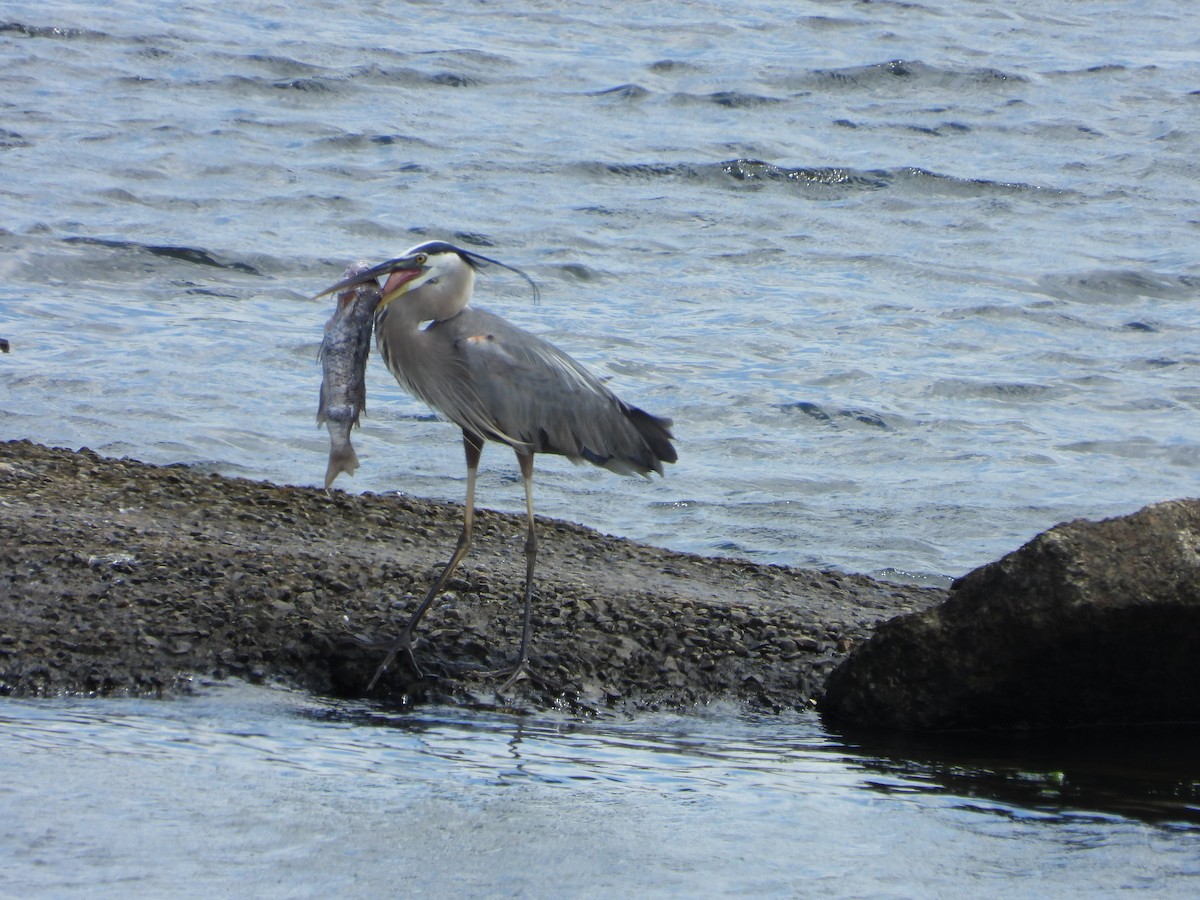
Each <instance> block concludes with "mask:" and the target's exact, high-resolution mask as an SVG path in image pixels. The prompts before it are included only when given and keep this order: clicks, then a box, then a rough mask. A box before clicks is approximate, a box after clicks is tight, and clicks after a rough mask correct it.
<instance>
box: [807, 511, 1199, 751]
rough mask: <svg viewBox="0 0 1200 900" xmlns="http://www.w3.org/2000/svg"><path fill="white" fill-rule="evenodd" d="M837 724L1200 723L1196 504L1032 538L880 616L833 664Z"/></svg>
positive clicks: (829, 712)
mask: <svg viewBox="0 0 1200 900" xmlns="http://www.w3.org/2000/svg"><path fill="white" fill-rule="evenodd" d="M821 709H822V712H823V715H824V716H825V718H826V720H827V721H828V722H829V723H830V724H832V725H834V726H848V725H858V726H868V727H883V728H893V729H904V730H951V729H1013V728H1061V727H1072V726H1080V725H1094V724H1113V723H1120V724H1134V723H1139V724H1140V723H1152V722H1200V501H1197V500H1175V501H1170V502H1166V503H1158V504H1155V505H1153V506H1148V507H1146V508H1145V509H1143V510H1141V511H1140V512H1137V513H1134V514H1133V515H1129V516H1124V517H1121V518H1116V519H1108V520H1106V521H1103V522H1087V521H1083V520H1080V521H1075V522H1069V523H1067V524H1064V525H1059V526H1057V527H1055V528H1052V529H1050V530H1049V531H1047V532H1045V533H1043V534H1041V535H1038V536H1037V537H1036V538H1034V539H1033V540H1032V541H1030V542H1029V543H1028V544H1026V545H1025V546H1024V547H1022V548H1021V549H1019V550H1017V551H1016V552H1014V553H1010V554H1009V555H1008V556H1005V557H1004V558H1003V559H1001V560H999V561H997V562H994V563H989V564H988V565H985V566H983V567H981V568H979V569H976V570H975V571H973V572H971V573H970V574H968V575H965V576H964V577H962V578H960V579H958V580H957V581H956V582H955V583H954V584H953V585H952V587H951V591H950V596H949V598H948V599H947V600H945V601H944V602H943V603H941V604H940V605H938V606H935V607H933V608H931V609H928V610H926V611H924V612H919V613H914V614H912V615H905V616H900V617H898V618H895V619H892V620H891V621H889V622H886V623H884V624H883V625H881V626H880V627H879V628H878V629H877V630H876V632H875V633H874V634H873V635H872V636H871V638H870V639H869V640H868V641H867V642H866V643H864V644H862V645H861V646H859V647H858V648H857V649H856V650H855V651H854V652H853V653H851V654H850V656H849V657H847V659H846V660H845V661H844V662H843V663H842V664H841V665H840V666H839V667H838V668H837V669H836V670H835V671H834V672H833V673H832V674H831V675H830V677H829V680H828V682H827V684H826V692H825V696H824V699H823V701H822V704H821Z"/></svg>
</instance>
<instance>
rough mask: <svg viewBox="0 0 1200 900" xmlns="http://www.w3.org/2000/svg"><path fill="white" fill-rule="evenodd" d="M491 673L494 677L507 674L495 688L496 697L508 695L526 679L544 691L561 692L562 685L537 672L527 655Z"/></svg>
mask: <svg viewBox="0 0 1200 900" xmlns="http://www.w3.org/2000/svg"><path fill="white" fill-rule="evenodd" d="M491 674H492V675H494V676H496V677H500V676H504V675H507V676H508V677H507V679H506V680H505V682H504V684H502V685H500V687H498V688H497V689H496V696H497V697H504V696H506V695H508V694H509V693H510V692H511V691H512V689H513V688H514V687H516V686H517V685H518V684H520V683H521V682H522V681H528V682H529V683H530V684H534V685H537V686H538V687H540V688H542V689H543V690H546V691H551V692H554V693H561V692H562V686H561V685H559V684H557V683H556V682H553V681H551V680H550V679H549V678H547V677H546V676H544V675H542V674H541V673H540V672H538V671H537V670H536V669H535V668H534V667H533V664H532V663H530V661H529V659H528V658H527V657H522V658H521V659H519V660H517V664H516V665H515V666H513V667H512V668H511V669H501V670H500V671H499V672H492V673H491Z"/></svg>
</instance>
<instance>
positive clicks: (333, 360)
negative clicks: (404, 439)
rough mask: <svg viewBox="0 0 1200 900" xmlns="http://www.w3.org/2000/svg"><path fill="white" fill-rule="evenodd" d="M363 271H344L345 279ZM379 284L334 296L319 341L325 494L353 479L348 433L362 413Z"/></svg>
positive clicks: (319, 419) (319, 418) (360, 268)
mask: <svg viewBox="0 0 1200 900" xmlns="http://www.w3.org/2000/svg"><path fill="white" fill-rule="evenodd" d="M366 268H368V267H367V266H366V265H362V264H359V265H354V266H350V268H348V269H347V270H346V277H347V278H351V277H353V276H354V275H357V274H358V273H359V272H362V271H363V270H365V269H366ZM381 296H382V295H381V294H380V292H379V284H378V282H376V281H368V282H367V283H365V284H360V285H356V286H355V287H353V288H351V289H350V290H347V291H343V292H342V293H340V294H338V297H337V308H336V309H335V310H334V312H333V315H332V316H330V318H329V321H328V322H326V323H325V337H324V340H322V341H321V352H320V355H319V358H320V360H321V368H322V380H321V402H320V406H319V407H318V408H317V425H324V426H325V427H326V428H327V429H328V430H329V465H328V466H327V468H326V469H325V489H326V490H329V488H330V486H331V485H332V484H333V482H334V479H335V478H337V477H338V475H340V474H341V473H342V472H345V473H346V474H347V475H353V474H354V472H355V470H356V469H357V468H358V454H357V453H355V452H354V445H353V444H351V443H350V429H352V428H355V427H358V419H359V416H360V415H361V414H362V412H363V411H364V410H365V409H366V408H367V357H368V356H370V353H371V328H372V325H373V322H374V316H375V307H376V306H377V305H378V304H379V301H380V299H381Z"/></svg>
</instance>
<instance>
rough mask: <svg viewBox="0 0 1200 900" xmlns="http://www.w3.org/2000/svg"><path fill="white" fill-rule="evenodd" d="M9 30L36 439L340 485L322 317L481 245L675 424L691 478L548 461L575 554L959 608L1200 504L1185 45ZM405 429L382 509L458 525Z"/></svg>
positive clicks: (433, 10) (14, 375) (1, 80)
mask: <svg viewBox="0 0 1200 900" xmlns="http://www.w3.org/2000/svg"><path fill="white" fill-rule="evenodd" d="M3 18H4V19H5V20H7V21H8V22H10V23H14V24H10V25H7V26H5V27H4V30H3V31H0V62H2V63H3V65H2V66H0V73H2V74H0V87H2V90H0V116H2V122H0V128H2V129H3V130H2V131H0V147H2V150H0V153H2V159H3V166H4V180H3V185H2V187H0V210H2V211H3V218H2V220H0V224H2V226H3V231H0V249H2V251H3V252H2V256H0V274H2V275H3V278H2V281H3V284H2V285H0V334H3V336H6V337H8V338H9V339H10V340H12V341H13V346H14V349H13V352H12V353H11V354H10V355H8V356H5V357H3V358H2V359H0V436H4V437H30V438H33V439H36V440H39V441H43V442H46V443H51V444H58V445H66V446H72V447H78V446H81V445H87V446H90V447H92V448H93V449H96V450H98V451H100V452H102V453H106V454H112V455H130V456H135V457H138V458H142V459H147V460H150V461H153V462H161V463H169V462H187V463H192V464H195V465H198V466H201V467H205V468H211V469H215V470H219V471H222V472H226V473H232V474H240V475H246V476H249V477H253V478H265V479H271V480H274V481H282V482H290V483H303V484H318V483H319V482H320V479H321V476H322V474H323V471H324V457H325V452H326V438H325V435H324V434H323V432H321V431H318V430H317V429H316V428H315V427H314V424H313V417H314V412H315V408H316V389H317V384H318V382H319V370H318V368H317V366H316V365H315V362H314V357H315V353H316V348H317V344H318V341H319V337H320V332H321V326H322V325H323V323H324V321H325V319H326V318H327V316H328V314H329V310H330V304H329V302H328V301H327V300H322V301H319V302H313V301H311V300H309V299H308V297H309V296H310V295H311V294H313V293H315V292H316V291H317V290H318V289H320V288H322V287H324V286H326V285H327V284H329V283H332V281H333V280H335V279H336V278H338V277H339V276H340V274H341V271H342V268H343V267H344V266H345V265H346V263H347V262H349V261H353V260H356V259H360V258H366V259H370V260H380V259H384V258H387V257H389V256H392V255H395V254H396V253H398V252H399V251H401V250H402V249H404V248H405V247H407V246H410V245H411V244H413V243H415V242H417V241H418V240H420V239H422V238H426V237H448V238H450V239H453V240H457V241H460V242H462V243H464V244H466V245H467V246H470V247H475V248H482V249H483V251H484V252H486V253H488V254H489V255H493V256H498V257H500V258H502V259H503V260H505V261H506V262H510V263H513V264H516V265H520V266H522V267H524V268H525V269H527V270H528V271H529V272H531V273H532V274H533V275H534V276H535V277H536V278H537V279H538V281H539V282H540V283H541V285H542V289H543V290H542V297H543V301H542V303H541V305H540V306H534V305H533V304H532V302H531V299H530V295H529V292H528V289H527V286H525V285H524V284H523V283H522V282H521V281H520V280H519V279H517V278H514V277H512V276H509V275H506V274H505V273H503V271H497V270H493V271H492V272H489V273H488V276H487V277H486V278H484V279H483V281H482V283H481V284H480V286H479V295H478V297H477V300H478V302H479V303H480V305H486V306H490V307H491V308H493V309H496V310H497V311H500V312H502V313H503V314H505V315H507V316H509V317H511V318H513V319H514V320H516V321H518V322H519V323H521V324H523V325H525V326H526V327H529V328H532V329H535V330H537V331H538V332H539V333H541V334H544V335H546V336H547V337H549V338H550V339H551V340H554V341H555V342H557V343H559V344H560V345H562V346H563V347H565V348H567V349H568V350H569V351H570V352H572V353H573V354H575V355H576V356H577V357H578V358H580V359H581V360H583V361H584V362H586V363H587V364H589V365H591V366H593V367H594V368H595V369H597V370H598V371H599V372H600V373H602V374H603V375H605V376H611V377H612V379H613V385H614V386H615V387H616V388H617V389H618V390H619V391H620V393H621V394H622V395H623V396H625V397H627V398H629V399H631V400H632V401H634V402H636V403H638V404H640V405H643V406H645V407H646V408H648V409H650V410H651V411H655V412H658V413H661V414H669V415H671V416H673V417H674V418H675V419H676V421H677V423H678V424H677V432H678V435H679V439H680V440H679V443H680V452H681V460H680V463H679V464H678V465H677V466H675V467H673V468H672V469H671V470H670V472H669V477H668V478H667V479H666V480H662V481H659V480H657V479H656V480H655V481H654V482H653V483H650V484H645V483H642V482H641V481H639V480H627V479H618V478H613V477H610V476H608V475H607V474H605V473H601V472H595V471H590V470H581V469H576V468H575V467H573V466H571V465H570V464H568V463H566V462H564V461H562V460H557V459H549V458H547V459H545V460H543V461H542V462H541V463H540V471H539V476H538V496H537V503H538V506H539V509H540V510H541V511H543V512H545V513H547V514H551V515H555V516H560V517H566V518H570V519H573V520H576V521H581V522H584V523H587V524H590V525H593V526H595V527H597V528H601V529H603V530H605V531H608V532H610V533H618V534H624V535H627V536H629V537H633V538H637V539H641V540H647V541H652V542H655V543H658V544H662V545H667V546H670V547H674V548H680V549H685V550H691V551H697V552H701V553H720V554H725V555H735V556H743V557H750V558H753V559H756V560H759V561H770V562H782V563H789V564H798V565H820V566H833V567H839V568H842V569H845V570H849V571H856V572H865V573H873V574H882V575H886V576H891V577H916V578H918V579H922V580H931V581H934V582H938V581H945V580H946V579H947V578H949V577H953V576H956V575H959V574H962V573H963V572H965V571H968V570H970V569H971V568H974V567H975V566H978V565H980V564H982V563H984V562H987V561H990V560H992V559H994V558H996V557H998V556H1000V555H1002V554H1003V553H1005V552H1007V551H1009V550H1012V549H1015V548H1016V547H1017V546H1019V545H1020V544H1021V543H1022V542H1024V541H1025V540H1027V539H1028V538H1030V537H1031V536H1033V535H1034V534H1036V533H1037V532H1039V531H1041V530H1044V529H1045V528H1047V527H1050V526H1051V525H1054V524H1055V523H1057V522H1059V521H1062V520H1066V519H1070V518H1075V517H1079V516H1087V517H1092V518H1097V517H1103V516H1107V515H1113V514H1120V513H1126V512H1130V511H1133V510H1135V509H1138V508H1140V507H1141V506H1143V505H1144V504H1146V503H1148V502H1152V501H1155V500H1160V499H1165V498H1171V497H1178V496H1188V495H1191V494H1194V493H1196V491H1195V490H1194V485H1195V483H1196V475H1197V469H1198V467H1200V444H1198V442H1197V439H1196V430H1195V415H1196V408H1197V406H1198V405H1200V390H1198V389H1197V388H1196V377H1195V375H1196V364H1197V355H1196V351H1195V343H1196V341H1195V338H1196V332H1197V329H1198V328H1200V313H1198V312H1197V304H1196V303H1195V302H1194V300H1195V298H1196V295H1197V280H1196V278H1197V276H1196V265H1195V246H1196V238H1197V227H1196V223H1197V220H1196V217H1195V210H1194V208H1193V206H1194V201H1195V196H1196V192H1195V185H1196V175H1197V163H1196V160H1197V159H1200V138H1198V136H1197V128H1196V126H1195V119H1196V116H1195V113H1196V94H1195V90H1196V85H1197V84H1200V77H1198V75H1200V71H1198V70H1200V61H1198V60H1197V58H1196V56H1195V53H1194V52H1193V51H1194V47H1193V46H1192V44H1191V42H1190V39H1188V38H1187V37H1186V35H1188V34H1189V33H1190V31H1189V27H1188V26H1189V24H1190V21H1191V7H1190V5H1189V4H1187V3H1183V2H1175V3H1172V2H1161V3H1156V4H1154V9H1153V11H1147V10H1141V11H1139V12H1138V13H1137V14H1133V13H1131V12H1129V11H1127V9H1126V8H1125V6H1124V5H1121V4H1106V3H1093V2H1085V3H1076V4H1071V5H1070V6H1068V7H1064V6H1063V5H1062V4H1061V3H1049V2H1046V3H1024V4H1020V5H1019V7H1018V8H1015V9H1007V8H1006V9H1000V8H997V7H996V6H995V4H989V3H976V2H945V3H940V4H937V5H921V4H900V3H872V4H865V3H862V4H843V3H821V2H808V3H771V2H748V3H742V4H739V5H738V7H737V9H736V11H735V12H731V11H730V10H729V8H728V7H727V5H725V4H714V3H704V2H699V3H689V4H671V3H667V4H658V5H655V6H654V7H653V8H652V9H650V10H640V11H639V13H638V15H637V16H636V17H634V16H630V15H629V13H628V9H627V8H626V7H625V6H624V5H622V4H603V3H601V4H587V5H586V6H581V5H572V4H555V3H518V4H506V5H505V9H504V10H503V11H501V10H499V9H497V8H495V7H493V6H491V5H487V4H477V5H473V4H467V5H463V4H458V5H455V6H454V7H453V8H451V7H446V8H442V7H440V6H438V5H430V4H413V5H407V6H397V5H396V4H390V3H389V4H370V3H368V4H364V3H353V4H341V5H339V4H338V3H323V4H309V3H303V2H301V3H290V4H286V5H284V4H276V5H271V4H262V3H232V4H223V5H222V7H221V9H220V10H219V11H217V10H215V9H214V10H210V9H209V8H207V7H205V6H203V5H199V6H197V5H182V6H181V5H178V4H165V3H161V4H160V3H122V4H111V5H105V6H99V5H96V4H90V3H70V2H61V0H60V2H49V3H45V2H39V3H36V4H34V3H22V2H15V3H9V4H7V5H6V7H5V12H4V16H3ZM1114 21H1120V22H1121V27H1120V28H1114V27H1113V22H1114ZM368 388H369V393H370V398H369V402H368V412H369V418H368V419H367V421H366V423H365V428H364V430H363V432H362V434H361V435H360V436H359V438H358V441H357V443H358V445H359V448H360V455H361V456H362V458H363V460H364V465H363V468H362V469H361V470H360V472H359V474H358V475H357V476H356V478H355V479H354V480H352V481H350V480H347V481H345V485H346V487H348V488H349V489H352V490H372V491H390V490H403V491H408V492H411V493H414V494H419V495H425V496H431V497H437V498H444V499H452V500H461V497H462V495H463V489H464V480H465V479H464V474H463V464H462V460H461V453H460V448H459V442H458V440H457V438H456V436H455V432H454V429H453V427H452V426H449V425H447V424H445V423H443V422H438V421H436V420H435V419H433V418H432V417H431V416H430V415H429V413H428V411H427V410H426V409H425V408H424V407H423V406H422V405H421V404H420V403H419V402H417V401H414V400H412V399H411V398H408V397H407V396H406V395H404V394H403V393H402V392H401V391H400V390H399V388H398V387H397V386H396V385H395V383H394V381H393V380H392V379H391V377H390V376H389V375H388V374H387V373H386V371H384V369H383V366H382V364H381V363H380V362H379V361H378V359H374V360H372V363H371V369H370V373H369V379H368ZM480 500H481V502H482V503H483V504H485V505H488V506H492V507H498V508H504V509H518V508H520V506H521V503H522V496H521V493H520V490H519V482H518V480H517V478H516V475H515V464H514V462H513V461H512V460H511V459H510V458H509V454H507V452H504V451H502V450H498V449H493V450H492V451H491V452H490V453H488V454H487V455H486V456H485V460H484V472H483V481H482V483H481V488H480Z"/></svg>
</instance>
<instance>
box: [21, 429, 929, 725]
mask: <svg viewBox="0 0 1200 900" xmlns="http://www.w3.org/2000/svg"><path fill="white" fill-rule="evenodd" d="M461 513H462V510H461V508H460V507H458V506H456V505H449V504H439V503H432V502H428V501H423V500H418V499H414V498H412V497H408V496H404V495H397V494H390V495H386V496H384V495H350V494H345V493H341V492H334V493H333V494H332V495H327V494H326V493H325V492H323V491H321V490H318V489H315V488H298V487H286V486H284V487H281V486H277V485H272V484H264V483H258V482H253V481H247V480H244V479H235V478H224V477H220V476H217V475H210V474H204V473H200V472H196V471H193V470H190V469H188V468H186V467H181V466H167V467H158V466H150V465H146V464H144V463H140V462H136V461H132V460H114V459H105V458H101V457H99V456H97V455H96V454H94V453H92V452H90V451H88V450H86V449H84V450H81V451H78V452H73V451H69V450H61V449H51V448H46V447H42V446H39V445H36V444H32V443H29V442H27V441H14V442H8V443H0V693H4V694H10V695H23V696H46V695H55V694H61V693H88V694H98V695H104V694H115V693H136V694H169V693H171V692H175V691H181V690H187V688H188V685H189V684H190V683H191V682H192V680H193V679H194V678H196V677H205V678H208V677H215V678H229V677H237V678H244V679H247V680H251V681H261V680H278V681H282V682H285V683H287V684H290V685H294V686H298V687H302V688H305V689H308V690H312V691H317V692H323V693H329V694H336V695H342V696H361V695H363V694H364V692H365V688H366V685H367V682H368V681H369V680H370V676H371V674H372V672H373V671H374V668H375V666H376V665H377V663H378V661H379V654H378V653H377V652H373V651H368V650H364V649H363V648H361V647H360V646H358V645H356V644H355V643H354V642H353V641H351V640H348V638H349V637H350V636H352V635H361V636H366V637H380V636H390V635H393V634H395V633H396V632H397V631H398V626H399V625H400V624H402V623H403V621H404V617H405V616H406V615H407V614H408V613H409V612H410V611H411V610H412V609H413V608H414V607H415V604H416V603H417V602H418V601H419V599H420V598H421V596H422V595H423V593H424V590H425V588H426V587H427V586H428V585H429V584H430V582H431V580H432V579H433V578H434V576H435V575H436V574H437V571H438V569H439V568H440V566H441V564H442V563H444V561H445V559H446V557H447V556H448V555H449V553H450V550H451V549H452V548H453V546H454V542H455V539H456V538H457V535H458V531H459V529H460V527H461ZM539 528H540V531H539V539H540V548H539V557H538V582H537V590H536V594H535V598H534V629H535V630H534V645H533V657H534V664H535V667H536V672H537V673H538V675H539V676H540V677H539V678H538V679H536V680H535V681H532V682H523V683H522V684H520V685H519V686H518V687H517V688H516V689H515V691H514V696H513V697H510V698H506V702H513V703H517V704H518V705H527V706H538V707H564V706H566V707H570V708H575V709H583V710H586V709H605V708H614V707H615V708H618V709H626V710H635V709H639V708H651V707H658V708H661V707H686V706H690V705H693V704H697V703H704V702H708V701H710V700H715V699H719V698H723V699H737V700H744V701H748V702H751V703H754V704H756V705H761V706H765V707H767V708H780V709H782V708H795V707H805V706H808V705H810V704H811V703H812V701H813V699H814V697H815V696H817V695H819V693H820V691H821V689H822V686H823V684H824V680H825V677H826V676H827V675H828V673H829V672H830V671H831V670H832V668H833V667H834V666H835V665H836V664H837V663H838V662H840V661H841V659H842V657H843V656H844V655H845V654H846V652H848V650H849V649H850V648H851V647H852V646H853V645H854V644H856V643H857V642H859V641H861V640H862V639H863V638H865V637H866V636H867V634H868V633H869V632H870V631H871V629H872V628H873V627H874V626H875V625H876V624H877V623H878V622H880V621H881V620H884V619H888V618H891V617H892V616H895V615H897V614H899V613H903V612H910V611H913V610H917V609H923V608H925V607H928V606H930V605H931V604H933V603H936V602H939V601H940V600H942V599H944V597H945V592H944V591H941V590H932V589H920V588H913V587H904V586H897V585H892V584H886V583H882V582H877V581H874V580H872V579H869V578H866V577H863V576H856V575H846V574H843V573H839V572H832V571H809V570H800V569H789V568H784V567H779V566H761V565H754V564H751V563H747V562H743V561H738V560H729V559H708V558H702V557H698V556H691V555H687V554H681V553H673V552H670V551H665V550H659V549H656V548H653V547H646V546H641V545H638V544H634V543H631V542H629V541H626V540H622V539H618V538H613V537H609V536H606V535H603V534H599V533H597V532H595V531H592V530H590V529H587V528H582V527H579V526H576V525H571V524H568V523H564V522H558V521H554V520H549V519H539ZM522 545H523V523H522V521H521V519H520V517H515V516H510V515H504V514H500V513H495V512H490V511H487V510H484V511H481V512H480V515H479V519H478V523H477V526H476V537H475V545H474V548H473V550H472V552H471V554H470V555H469V556H468V557H467V559H466V561H465V562H464V564H463V565H462V567H460V569H459V571H458V573H457V575H456V577H455V578H453V579H451V582H450V590H449V592H448V593H447V594H445V595H444V596H443V598H442V599H441V600H440V601H439V602H438V603H437V604H436V605H435V606H434V607H433V609H432V610H431V612H430V613H429V615H428V616H427V617H426V619H425V622H424V623H423V626H422V628H421V630H420V632H419V643H418V647H417V653H418V655H419V659H420V661H421V664H422V665H423V666H424V667H425V668H426V669H427V670H428V671H429V672H430V673H436V676H437V677H436V678H431V679H426V680H424V681H418V680H416V679H415V676H414V675H413V673H412V672H411V671H409V669H408V667H407V666H406V665H403V664H396V665H394V666H393V667H392V668H391V670H389V672H388V673H387V674H386V675H385V677H384V678H383V679H382V680H381V682H380V683H379V684H378V685H377V686H376V688H375V690H374V692H373V695H374V696H376V697H378V698H380V699H383V700H386V701H390V702H394V703H397V704H405V703H411V702H420V701H430V700H436V701H438V702H456V703H492V702H495V700H496V698H495V696H494V692H495V689H496V688H497V686H498V685H499V684H500V683H502V681H503V679H502V678H497V677H494V676H490V675H488V674H486V673H487V672H488V671H489V670H497V669H502V668H503V667H504V666H506V665H508V664H510V663H511V661H512V659H513V657H514V656H515V653H516V647H517V644H518V642H519V637H520V624H521V600H520V597H521V580H522V577H523V573H524V558H523V555H522Z"/></svg>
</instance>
